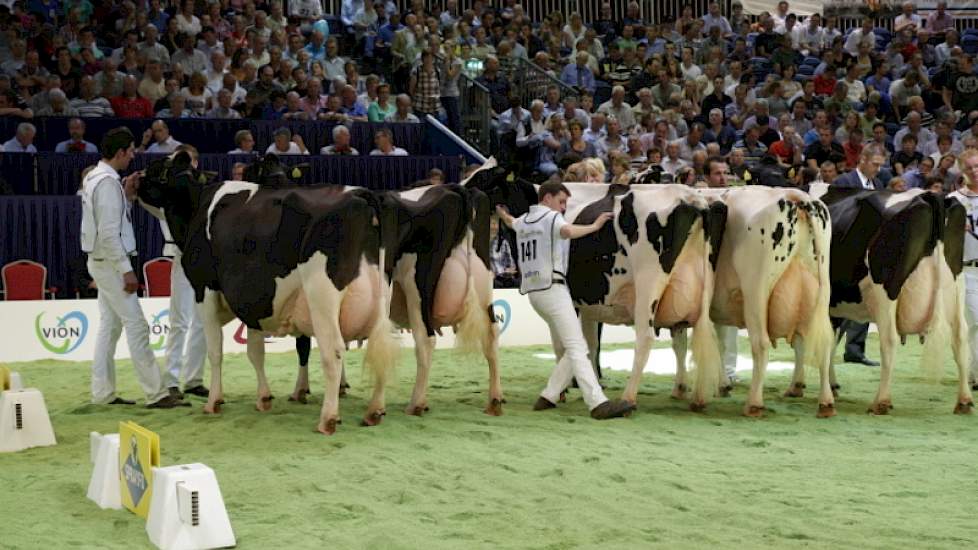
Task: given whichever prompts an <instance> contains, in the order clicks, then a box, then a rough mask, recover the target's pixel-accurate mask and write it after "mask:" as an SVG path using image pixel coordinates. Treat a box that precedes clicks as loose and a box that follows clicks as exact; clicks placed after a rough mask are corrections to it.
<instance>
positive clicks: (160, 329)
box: [149, 309, 170, 351]
mask: <svg viewBox="0 0 978 550" xmlns="http://www.w3.org/2000/svg"><path fill="white" fill-rule="evenodd" d="M169 334H170V310H169V309H164V310H163V311H161V312H159V313H157V314H156V315H154V316H153V317H152V319H150V321H149V338H150V342H149V347H150V348H151V349H152V350H153V351H161V350H162V349H163V348H164V347H166V339H167V336H168V335H169ZM154 338H155V339H156V340H153V339H154Z"/></svg>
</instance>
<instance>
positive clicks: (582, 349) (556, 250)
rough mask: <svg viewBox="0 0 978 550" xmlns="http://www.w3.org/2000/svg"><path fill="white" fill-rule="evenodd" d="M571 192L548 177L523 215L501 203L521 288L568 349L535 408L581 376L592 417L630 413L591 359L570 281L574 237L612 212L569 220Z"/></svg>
mask: <svg viewBox="0 0 978 550" xmlns="http://www.w3.org/2000/svg"><path fill="white" fill-rule="evenodd" d="M569 196H570V191H569V190H568V189H567V187H565V186H564V185H563V184H561V183H546V184H544V185H542V186H540V191H539V196H538V198H539V204H536V205H534V206H531V207H530V211H529V212H528V213H526V214H525V215H523V216H520V217H519V218H516V219H514V218H513V216H511V215H510V214H509V212H508V211H506V209H505V208H503V207H501V206H499V207H496V211H497V212H498V213H499V217H500V219H501V220H502V221H503V223H505V224H506V225H507V226H509V227H511V228H512V229H514V230H515V231H516V241H517V253H518V254H519V263H520V272H521V277H522V279H521V283H520V292H521V293H523V294H529V297H530V304H531V305H532V306H533V309H534V310H536V312H537V313H538V314H539V315H540V316H541V317H543V319H544V320H545V321H546V322H547V325H548V326H549V327H550V337H551V339H552V340H553V342H554V347H555V348H557V347H558V346H559V347H561V348H563V350H564V353H563V356H562V357H561V358H560V361H558V363H557V366H556V367H554V371H553V373H552V374H551V375H550V380H549V382H548V383H547V387H546V388H545V389H544V390H543V392H542V393H541V394H540V398H539V399H537V402H536V404H535V405H534V406H533V409H534V410H544V409H552V408H554V407H556V406H557V405H556V403H557V400H558V399H559V397H560V393H561V392H563V391H564V390H565V389H567V386H568V385H570V383H571V379H572V378H577V384H578V386H580V389H581V393H582V394H583V396H584V402H585V403H586V404H587V407H588V409H589V410H590V411H591V417H592V418H595V419H598V420H604V419H607V418H615V417H620V416H625V415H627V414H628V413H630V412H631V411H632V410H634V409H635V407H634V405H632V404H631V403H627V402H625V401H619V400H615V401H610V400H608V398H607V397H605V395H604V392H603V391H602V390H601V386H600V384H598V379H597V377H596V376H595V374H594V369H593V368H592V367H591V362H590V360H588V348H587V342H586V341H585V340H584V333H583V332H582V331H581V323H580V321H579V320H578V318H577V314H576V313H575V311H574V303H573V302H572V301H571V296H570V292H569V291H568V289H567V284H566V276H567V255H568V252H569V251H570V239H576V238H579V237H583V236H585V235H589V234H591V233H594V232H595V231H598V230H599V229H601V227H603V226H604V224H605V223H606V222H607V221H608V220H609V219H611V217H612V214H611V213H604V214H602V215H601V216H599V217H598V219H597V220H596V221H595V222H594V223H592V224H590V225H574V224H570V223H567V221H565V220H564V216H563V213H564V211H565V210H566V209H567V198H568V197H569Z"/></svg>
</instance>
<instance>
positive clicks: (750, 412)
mask: <svg viewBox="0 0 978 550" xmlns="http://www.w3.org/2000/svg"><path fill="white" fill-rule="evenodd" d="M766 410H767V408H766V407H764V406H763V405H762V406H757V405H747V406H746V407H744V416H746V417H748V418H762V417H763V416H764V411H766Z"/></svg>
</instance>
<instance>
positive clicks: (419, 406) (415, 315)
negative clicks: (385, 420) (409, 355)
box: [405, 299, 435, 416]
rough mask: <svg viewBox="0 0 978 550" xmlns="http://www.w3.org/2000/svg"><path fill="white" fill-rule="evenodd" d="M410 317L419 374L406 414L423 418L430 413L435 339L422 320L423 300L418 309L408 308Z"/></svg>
mask: <svg viewBox="0 0 978 550" xmlns="http://www.w3.org/2000/svg"><path fill="white" fill-rule="evenodd" d="M408 317H409V318H410V323H411V336H412V337H413V338H414V358H415V362H416V363H417V374H416V375H415V379H414V391H412V392H411V402H410V403H408V406H407V408H406V409H405V412H406V413H407V414H410V415H413V416H421V415H423V414H424V413H425V412H427V411H428V375H429V373H430V372H431V355H432V351H433V350H434V348H435V337H434V336H428V331H427V329H426V328H425V325H424V320H423V319H422V318H421V300H420V299H419V300H418V303H417V307H412V306H410V305H409V307H408Z"/></svg>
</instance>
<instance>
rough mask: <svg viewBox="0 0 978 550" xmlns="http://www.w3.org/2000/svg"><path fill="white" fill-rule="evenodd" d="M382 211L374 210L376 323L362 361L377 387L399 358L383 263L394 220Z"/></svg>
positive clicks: (399, 345)
mask: <svg viewBox="0 0 978 550" xmlns="http://www.w3.org/2000/svg"><path fill="white" fill-rule="evenodd" d="M384 212H385V210H384V208H383V207H380V208H378V209H377V219H378V225H379V227H378V228H377V230H378V233H379V236H380V248H379V250H378V260H377V271H378V273H379V277H380V299H379V300H377V303H378V306H377V309H378V311H377V321H376V322H375V323H374V326H373V329H371V331H370V336H369V337H368V338H367V350H366V352H365V354H364V358H363V366H364V369H365V372H370V373H371V374H372V375H373V377H374V381H375V383H376V384H378V385H382V384H385V383H386V382H387V379H388V376H389V374H390V373H391V372H392V371H393V370H394V368H395V367H396V366H397V361H398V359H400V357H401V343H400V340H399V339H398V338H397V336H396V332H395V331H394V324H393V323H392V322H391V318H390V310H391V309H390V302H391V287H390V284H389V282H388V279H387V271H386V269H385V268H386V261H387V248H388V247H389V246H391V243H392V237H391V234H392V232H393V230H394V228H395V227H396V226H395V227H391V225H392V224H396V221H397V220H396V219H394V218H391V217H390V216H384Z"/></svg>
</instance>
